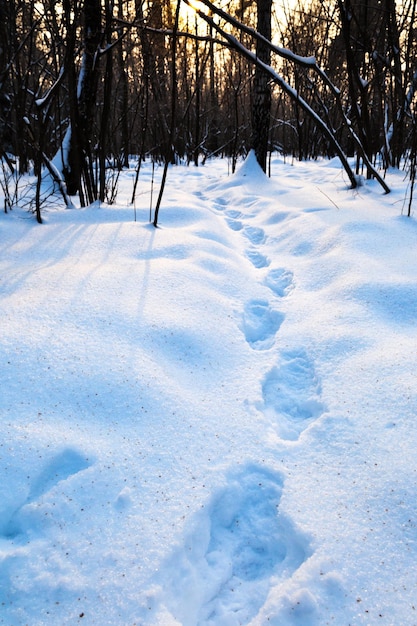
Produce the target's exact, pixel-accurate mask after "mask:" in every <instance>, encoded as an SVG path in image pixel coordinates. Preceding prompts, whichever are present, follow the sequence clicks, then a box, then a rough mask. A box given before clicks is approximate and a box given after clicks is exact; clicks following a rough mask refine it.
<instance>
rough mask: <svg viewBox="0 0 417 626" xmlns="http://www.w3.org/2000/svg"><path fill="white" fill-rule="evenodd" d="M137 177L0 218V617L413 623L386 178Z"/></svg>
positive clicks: (410, 372)
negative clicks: (37, 214) (76, 201)
mask: <svg viewBox="0 0 417 626" xmlns="http://www.w3.org/2000/svg"><path fill="white" fill-rule="evenodd" d="M158 176H160V171H158ZM150 178H151V167H150V165H148V164H146V165H145V166H144V168H143V169H142V171H141V175H140V179H139V188H138V189H139V191H140V194H139V195H138V198H137V206H136V221H135V220H134V218H135V213H134V210H133V207H132V206H131V205H130V204H129V198H130V196H131V193H132V186H133V180H134V171H133V170H131V171H126V172H124V173H123V175H122V178H121V182H120V184H121V191H120V193H119V196H118V203H117V205H114V206H112V207H107V206H102V207H99V206H93V207H90V208H86V209H79V210H78V209H74V210H64V209H60V210H49V211H48V212H46V213H44V219H45V223H44V224H43V225H41V226H40V225H38V224H37V223H36V222H35V220H34V217H33V216H30V215H28V214H27V213H26V212H25V211H23V210H18V209H15V210H14V211H13V212H12V213H10V214H8V215H5V214H1V216H0V296H1V307H0V329H1V334H0V358H1V361H0V362H1V379H0V380H1V383H0V386H1V395H0V415H1V440H0V476H1V479H0V623H1V624H6V625H7V626H14V625H19V626H20V625H25V624H28V625H29V626H39V625H44V624H51V625H53V626H57V625H58V626H63V625H66V624H68V625H74V624H78V623H80V624H86V625H90V624H91V625H93V624H94V625H97V626H106V625H117V626H133V625H146V626H150V625H151V626H154V625H155V626H156V625H160V626H172V625H184V626H197V625H206V624H207V625H212V626H236V625H238V624H251V625H258V626H259V625H262V626H263V625H266V624H274V625H275V626H288V625H298V626H312V625H317V626H322V625H324V624H336V625H337V626H345V625H346V626H348V625H353V624H366V625H373V624H383V625H393V626H399V625H401V626H409V625H413V624H417V383H416V372H417V227H416V221H415V218H414V217H411V218H407V217H405V216H403V215H402V211H403V208H404V198H405V195H406V181H405V180H404V175H403V174H402V173H396V172H391V173H390V174H389V176H388V181H389V183H390V184H391V186H392V189H393V191H392V193H391V194H389V195H384V194H383V192H382V190H381V189H380V187H379V186H378V185H377V183H373V182H368V183H366V185H365V186H363V187H360V188H359V189H357V190H351V189H349V188H348V183H347V180H346V177H345V176H344V173H343V170H342V169H341V167H340V164H339V162H338V161H337V160H334V161H321V162H318V163H309V164H305V163H293V164H292V163H289V162H287V163H285V162H284V161H282V160H281V159H274V161H273V163H272V178H271V179H267V178H265V177H264V176H263V174H262V173H261V172H260V171H259V170H258V168H257V166H256V164H255V162H254V159H253V157H252V155H251V156H250V157H249V158H248V159H247V161H246V162H245V163H243V164H241V165H240V169H239V171H238V172H237V173H236V174H235V175H233V176H232V175H229V173H228V165H227V162H226V161H215V162H212V163H209V164H207V165H206V166H204V167H200V168H194V167H190V168H186V167H175V168H172V169H171V170H170V172H169V177H168V184H167V188H166V191H165V195H164V200H163V203H162V207H161V213H160V225H161V227H160V228H159V229H154V228H153V226H150V225H149V223H148V217H149V202H150V184H151V182H150ZM156 187H157V186H156Z"/></svg>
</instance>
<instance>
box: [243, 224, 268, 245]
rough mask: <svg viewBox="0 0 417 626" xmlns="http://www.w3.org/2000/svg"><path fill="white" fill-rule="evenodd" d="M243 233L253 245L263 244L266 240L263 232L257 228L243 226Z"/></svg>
mask: <svg viewBox="0 0 417 626" xmlns="http://www.w3.org/2000/svg"><path fill="white" fill-rule="evenodd" d="M243 232H244V234H245V237H247V238H248V239H249V241H250V242H251V243H253V244H255V245H259V244H261V243H264V242H265V240H266V236H265V232H264V230H263V229H262V228H259V227H258V226H245V228H244V229H243Z"/></svg>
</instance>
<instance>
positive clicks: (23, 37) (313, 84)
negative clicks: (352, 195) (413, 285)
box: [0, 0, 417, 222]
mask: <svg viewBox="0 0 417 626" xmlns="http://www.w3.org/2000/svg"><path fill="white" fill-rule="evenodd" d="M416 9H417V0H406V1H404V2H397V3H396V2H395V0H361V1H360V2H359V1H358V0H338V1H337V2H330V1H329V0H297V1H296V2H293V3H290V2H289V1H287V0H284V1H283V2H276V3H274V2H271V0H252V1H251V0H235V1H233V2H231V3H229V2H228V3H227V4H224V5H223V7H222V5H221V4H220V3H216V4H213V3H212V2H210V0H201V1H200V2H195V1H194V0H177V2H176V3H172V2H171V1H170V0H152V1H142V0H115V1H113V0H61V1H59V2H55V1H52V0H30V1H29V2H28V1H27V0H15V1H13V2H10V1H9V0H0V29H1V32H0V41H1V42H2V43H1V48H0V149H1V166H2V173H1V176H0V181H1V185H2V191H3V195H4V210H5V211H6V212H7V211H9V210H11V209H12V208H13V206H14V204H15V203H16V202H20V203H22V202H24V203H27V204H28V206H29V207H30V208H31V209H32V210H33V212H34V213H36V216H37V219H38V221H39V222H41V209H42V206H43V204H44V203H45V202H47V198H46V197H45V196H47V195H48V194H47V193H46V192H45V189H44V188H43V186H42V176H44V173H45V172H46V173H47V175H48V176H50V177H52V179H53V181H54V189H55V190H57V189H58V190H59V192H60V193H61V196H62V198H63V200H64V201H65V203H66V204H67V205H71V197H72V196H78V197H79V201H80V205H81V206H87V205H88V204H90V203H92V202H93V201H95V200H97V199H99V200H100V201H106V202H110V203H111V202H113V201H114V200H115V197H116V195H117V181H118V175H119V172H120V171H121V170H122V169H123V168H127V167H129V164H130V161H129V157H130V155H134V157H135V159H136V165H135V167H136V169H137V177H136V183H137V184H138V181H139V172H140V167H141V163H143V160H144V159H150V160H152V162H155V163H164V164H165V166H166V167H167V166H168V164H170V163H173V164H174V163H178V162H182V163H187V164H193V165H194V166H198V165H201V164H204V162H205V161H206V160H207V159H208V158H211V157H213V156H221V157H227V158H228V159H230V161H231V168H232V171H234V169H235V167H236V162H237V159H238V158H239V157H240V156H244V155H245V154H247V153H248V151H249V150H250V149H251V148H254V149H255V152H256V156H257V158H258V161H259V163H260V164H261V166H262V168H263V169H264V171H268V167H269V165H268V164H269V159H270V156H271V154H273V153H280V154H281V155H284V156H287V155H288V156H291V158H294V159H299V160H304V159H317V158H318V157H322V156H324V157H333V156H335V155H336V156H339V158H340V159H341V161H342V165H343V166H344V168H345V169H346V171H347V173H348V176H349V179H350V182H351V184H352V186H353V187H355V186H356V185H357V184H358V182H359V181H360V180H361V177H363V176H365V177H367V178H374V177H375V178H377V179H378V181H379V183H380V184H381V185H382V187H383V189H384V190H385V192H389V187H388V185H387V184H386V182H385V180H384V172H386V170H387V168H389V167H392V166H393V167H397V168H398V167H401V168H404V169H405V171H406V172H407V176H409V178H410V181H411V188H412V187H413V184H414V178H415V171H416V153H417V148H416V146H417V134H416V117H415V91H416V89H417V42H416V37H415V32H416ZM352 157H353V161H352ZM355 158H356V161H355ZM352 162H355V165H354V168H353V169H354V171H352V166H351V165H350V164H351V163H352ZM130 165H131V164H130ZM27 173H32V174H33V176H34V177H35V179H36V182H34V183H33V184H32V185H31V186H30V189H29V190H28V189H27V187H26V186H24V187H23V188H22V186H21V185H19V180H20V177H21V176H23V175H24V174H27ZM137 184H136V185H135V188H134V191H133V196H134V194H135V193H136V191H137ZM139 185H140V183H139ZM162 188H163V186H162V187H161V190H162ZM411 201H412V194H411V197H410V207H409V210H410V208H411Z"/></svg>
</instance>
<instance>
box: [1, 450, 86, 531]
mask: <svg viewBox="0 0 417 626" xmlns="http://www.w3.org/2000/svg"><path fill="white" fill-rule="evenodd" d="M89 466H90V463H89V461H88V460H87V459H86V458H85V457H84V456H82V455H81V454H80V453H79V452H78V451H77V450H73V449H71V448H67V449H66V450H63V451H62V452H61V453H60V454H58V455H57V456H56V457H55V458H53V459H52V460H51V461H50V462H49V463H48V464H47V465H46V466H45V467H44V469H43V470H42V471H41V473H40V474H39V475H38V477H37V478H36V479H35V480H34V482H33V483H32V485H31V488H30V491H29V494H28V496H27V498H26V500H25V501H24V502H23V503H22V504H20V505H19V506H17V507H16V509H15V510H14V511H13V512H12V514H11V516H10V517H9V520H8V521H7V522H6V524H5V526H4V527H3V531H2V535H3V536H4V537H6V538H8V539H13V538H14V537H16V536H17V535H19V534H21V533H24V532H25V530H26V529H25V526H26V525H27V524H26V523H25V519H26V517H27V515H26V514H27V513H29V518H30V511H28V509H29V508H30V506H31V505H32V504H33V503H34V502H36V501H37V500H39V498H41V497H42V496H43V495H44V494H46V493H47V492H48V491H50V490H51V489H52V488H53V487H54V486H55V485H56V484H58V483H59V482H61V481H63V480H66V479H67V478H69V477H70V476H73V475H74V474H78V472H81V471H82V470H84V469H86V468H87V467H89Z"/></svg>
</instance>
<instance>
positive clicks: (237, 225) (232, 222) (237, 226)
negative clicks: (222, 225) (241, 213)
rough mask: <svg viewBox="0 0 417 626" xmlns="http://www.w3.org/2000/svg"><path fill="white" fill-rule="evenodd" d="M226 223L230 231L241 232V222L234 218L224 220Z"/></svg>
mask: <svg viewBox="0 0 417 626" xmlns="http://www.w3.org/2000/svg"><path fill="white" fill-rule="evenodd" d="M226 223H227V225H228V227H229V228H231V229H232V230H236V231H239V230H242V228H243V224H242V222H241V221H240V220H236V219H234V218H226Z"/></svg>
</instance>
